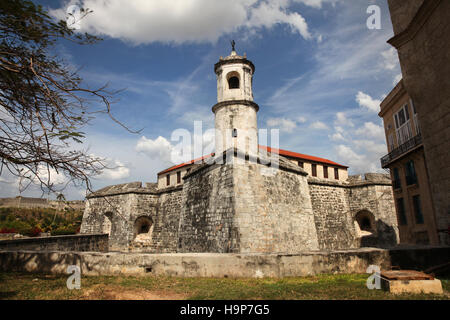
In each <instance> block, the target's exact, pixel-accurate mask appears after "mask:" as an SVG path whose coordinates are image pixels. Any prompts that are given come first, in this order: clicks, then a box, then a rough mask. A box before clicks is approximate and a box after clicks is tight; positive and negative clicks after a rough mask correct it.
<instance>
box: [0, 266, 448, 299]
mask: <svg viewBox="0 0 450 320" xmlns="http://www.w3.org/2000/svg"><path fill="white" fill-rule="evenodd" d="M67 277H68V276H65V275H44V274H22V273H1V274H0V299H7V300H9V299H87V300H90V299H100V300H111V299H112V300H120V299H131V300H136V299H151V300H161V299H164V300H173V299H224V300H230V299H231V300H233V299H308V300H310V299H314V300H315V299H446V300H448V299H449V298H450V279H449V278H445V279H444V278H442V279H441V281H442V285H443V288H444V292H445V293H444V294H443V295H427V294H420V295H409V294H408V295H407V294H405V295H393V294H390V293H387V292H384V291H382V290H369V289H367V288H366V285H365V283H366V280H367V277H368V275H367V274H346V275H318V276H311V277H295V278H284V279H274V278H262V279H231V278H220V279H219V278H172V277H152V276H148V277H129V276H97V277H87V276H85V277H83V276H82V278H81V289H80V290H76V289H74V290H69V289H67V287H66V280H67Z"/></svg>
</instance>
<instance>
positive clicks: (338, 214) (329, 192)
mask: <svg viewBox="0 0 450 320" xmlns="http://www.w3.org/2000/svg"><path fill="white" fill-rule="evenodd" d="M309 181H310V184H309V188H310V193H311V202H312V207H313V211H314V222H315V227H316V230H317V238H318V241H319V248H320V249H321V250H326V249H342V248H356V247H358V244H357V242H356V237H357V235H356V230H355V226H354V224H353V221H352V220H351V219H350V208H349V201H348V192H347V188H346V187H345V186H343V185H342V184H339V183H333V184H332V183H325V182H324V183H322V184H319V183H318V181H317V180H316V183H312V179H311V178H310V179H309Z"/></svg>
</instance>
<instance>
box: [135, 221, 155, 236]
mask: <svg viewBox="0 0 450 320" xmlns="http://www.w3.org/2000/svg"><path fill="white" fill-rule="evenodd" d="M152 232H153V220H152V219H151V218H150V217H148V216H141V217H139V218H137V219H136V221H135V222H134V240H135V241H137V242H150V241H151V239H152Z"/></svg>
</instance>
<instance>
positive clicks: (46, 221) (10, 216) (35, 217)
mask: <svg viewBox="0 0 450 320" xmlns="http://www.w3.org/2000/svg"><path fill="white" fill-rule="evenodd" d="M82 218H83V212H82V211H80V210H71V209H67V210H64V211H62V210H60V211H58V210H56V209H52V208H34V209H24V208H0V231H1V230H5V232H6V231H8V230H11V229H14V230H15V231H16V232H17V233H20V234H22V235H28V236H35V233H36V230H37V229H36V228H39V229H41V230H42V231H43V232H50V233H51V234H52V235H66V234H76V233H78V232H79V230H80V226H81V220H82Z"/></svg>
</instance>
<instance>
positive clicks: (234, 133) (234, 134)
mask: <svg viewBox="0 0 450 320" xmlns="http://www.w3.org/2000/svg"><path fill="white" fill-rule="evenodd" d="M231 136H232V137H233V138H236V137H237V129H236V128H235V129H233V133H232V134H231Z"/></svg>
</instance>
